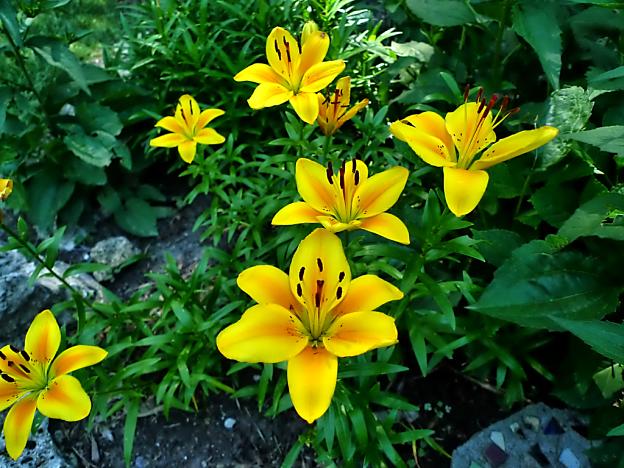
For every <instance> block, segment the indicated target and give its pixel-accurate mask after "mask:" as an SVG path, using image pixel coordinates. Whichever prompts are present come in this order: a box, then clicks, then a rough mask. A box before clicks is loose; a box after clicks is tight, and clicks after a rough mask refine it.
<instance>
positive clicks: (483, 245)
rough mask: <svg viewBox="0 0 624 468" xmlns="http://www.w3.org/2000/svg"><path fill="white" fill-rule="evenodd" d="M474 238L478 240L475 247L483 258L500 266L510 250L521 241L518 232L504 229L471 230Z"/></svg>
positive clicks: (518, 245)
mask: <svg viewBox="0 0 624 468" xmlns="http://www.w3.org/2000/svg"><path fill="white" fill-rule="evenodd" d="M472 235H473V237H474V239H475V240H477V241H481V242H479V244H478V246H477V249H478V250H479V251H480V252H481V254H482V255H483V257H484V258H485V260H486V261H487V262H488V263H490V264H492V265H494V266H497V267H498V266H501V265H502V264H503V262H504V261H505V260H507V259H508V258H509V256H510V255H511V252H512V251H513V250H514V249H516V248H518V247H520V246H521V245H522V243H523V241H522V237H521V236H520V234H518V233H515V232H513V231H507V230H505V229H489V230H487V231H476V230H473V231H472Z"/></svg>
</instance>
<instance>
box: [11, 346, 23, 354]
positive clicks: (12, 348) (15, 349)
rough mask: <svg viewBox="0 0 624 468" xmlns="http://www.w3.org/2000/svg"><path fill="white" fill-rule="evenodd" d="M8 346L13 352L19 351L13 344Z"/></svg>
mask: <svg viewBox="0 0 624 468" xmlns="http://www.w3.org/2000/svg"><path fill="white" fill-rule="evenodd" d="M9 348H11V351H13V352H14V353H15V354H18V353H19V352H20V349H19V348H16V347H15V346H13V345H9Z"/></svg>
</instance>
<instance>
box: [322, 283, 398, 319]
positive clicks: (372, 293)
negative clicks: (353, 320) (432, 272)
mask: <svg viewBox="0 0 624 468" xmlns="http://www.w3.org/2000/svg"><path fill="white" fill-rule="evenodd" d="M402 298H403V293H402V292H401V290H400V289H398V288H397V287H395V286H393V285H392V284H390V283H388V282H387V281H385V280H383V279H381V278H380V277H379V276H375V275H363V276H358V277H357V278H355V279H353V280H352V281H351V284H350V285H349V289H348V290H347V294H346V296H345V298H344V301H342V302H341V303H340V304H339V305H338V307H336V309H335V310H334V313H335V314H336V315H343V314H350V313H352V312H368V311H373V310H375V309H377V308H378V307H381V306H382V305H384V304H386V303H387V302H390V301H398V300H399V299H402Z"/></svg>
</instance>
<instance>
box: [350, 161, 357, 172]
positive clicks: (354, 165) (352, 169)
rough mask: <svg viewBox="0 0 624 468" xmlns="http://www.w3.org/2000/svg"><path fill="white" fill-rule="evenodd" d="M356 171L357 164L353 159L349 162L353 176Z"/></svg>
mask: <svg viewBox="0 0 624 468" xmlns="http://www.w3.org/2000/svg"><path fill="white" fill-rule="evenodd" d="M356 170H357V163H356V159H355V158H353V160H352V161H351V172H353V173H354V174H355V171H356Z"/></svg>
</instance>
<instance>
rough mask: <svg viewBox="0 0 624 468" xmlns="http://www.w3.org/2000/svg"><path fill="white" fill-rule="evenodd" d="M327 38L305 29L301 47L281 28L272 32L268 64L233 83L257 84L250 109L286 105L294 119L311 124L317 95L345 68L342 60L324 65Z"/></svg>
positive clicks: (242, 74)
mask: <svg viewBox="0 0 624 468" xmlns="http://www.w3.org/2000/svg"><path fill="white" fill-rule="evenodd" d="M328 49H329V36H328V35H327V34H325V33H324V32H322V31H318V30H315V28H311V27H309V23H308V24H306V27H304V30H303V34H302V45H301V47H300V46H299V44H298V43H297V41H296V39H295V38H294V37H293V36H292V35H291V34H290V33H289V32H288V31H286V30H285V29H283V28H279V27H277V28H274V29H273V31H271V34H269V37H268V38H267V41H266V55H267V60H268V62H269V64H268V65H267V64H265V63H254V64H252V65H250V66H248V67H247V68H245V69H244V70H242V71H241V72H239V73H238V74H237V75H236V76H235V77H234V79H235V80H236V81H251V82H252V83H258V86H257V87H256V89H255V91H254V92H253V94H252V95H251V97H250V98H249V99H248V100H247V102H248V103H249V107H251V108H252V109H262V108H264V107H272V106H277V105H280V104H283V103H285V102H286V101H289V102H290V104H291V105H292V106H293V108H294V109H295V112H296V113H297V115H298V116H299V117H300V118H301V120H303V121H304V122H306V123H309V124H312V123H314V121H315V120H316V118H317V116H318V114H319V102H318V98H317V97H316V93H317V92H318V91H320V90H322V89H324V88H326V87H327V86H328V85H329V84H330V83H331V82H332V81H333V80H334V78H336V76H338V75H339V74H340V73H341V72H342V71H343V70H344V68H345V63H344V61H342V60H332V61H329V62H323V60H324V59H325V55H327V50H328Z"/></svg>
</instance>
